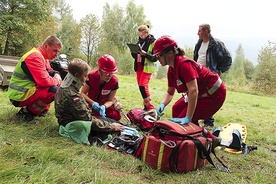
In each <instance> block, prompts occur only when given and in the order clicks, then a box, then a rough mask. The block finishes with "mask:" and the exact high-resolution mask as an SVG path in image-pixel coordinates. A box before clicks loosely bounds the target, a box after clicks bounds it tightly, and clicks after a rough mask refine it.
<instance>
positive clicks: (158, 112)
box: [156, 102, 165, 119]
mask: <svg viewBox="0 0 276 184" xmlns="http://www.w3.org/2000/svg"><path fill="white" fill-rule="evenodd" d="M164 109H165V104H164V103H163V102H162V103H160V105H159V106H158V107H157V108H156V112H157V119H160V117H161V116H163V114H164V113H163V111H164Z"/></svg>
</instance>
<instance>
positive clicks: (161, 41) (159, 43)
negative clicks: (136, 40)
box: [153, 35, 177, 55]
mask: <svg viewBox="0 0 276 184" xmlns="http://www.w3.org/2000/svg"><path fill="white" fill-rule="evenodd" d="M169 47H177V43H176V41H174V40H173V39H172V38H171V37H170V36H168V35H165V36H161V37H160V38H158V39H157V40H156V42H155V44H154V48H153V54H154V55H160V54H162V53H163V52H164V50H165V49H166V48H169Z"/></svg>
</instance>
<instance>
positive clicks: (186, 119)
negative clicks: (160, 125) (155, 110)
mask: <svg viewBox="0 0 276 184" xmlns="http://www.w3.org/2000/svg"><path fill="white" fill-rule="evenodd" d="M169 120H170V121H172V122H175V123H179V124H180V125H186V124H188V123H189V122H191V121H192V120H191V118H189V117H188V116H185V117H184V118H169Z"/></svg>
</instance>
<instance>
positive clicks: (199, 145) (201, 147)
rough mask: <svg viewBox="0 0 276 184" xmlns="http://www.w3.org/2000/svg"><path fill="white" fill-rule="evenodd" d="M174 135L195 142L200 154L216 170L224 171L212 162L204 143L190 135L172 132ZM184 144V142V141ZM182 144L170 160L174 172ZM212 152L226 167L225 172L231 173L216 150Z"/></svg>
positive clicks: (212, 149)
mask: <svg viewBox="0 0 276 184" xmlns="http://www.w3.org/2000/svg"><path fill="white" fill-rule="evenodd" d="M171 133H172V134H175V135H177V136H180V137H185V138H188V139H189V140H192V141H193V142H194V144H195V145H196V148H197V150H198V152H199V153H203V155H204V156H205V158H206V159H207V160H208V162H209V163H210V164H211V165H213V166H214V167H215V168H216V169H218V170H222V169H221V168H219V167H218V166H216V165H215V164H214V162H213V160H212V158H211V157H210V151H207V150H206V148H205V147H204V145H203V144H202V142H201V141H200V140H199V139H197V138H195V137H192V136H190V135H186V134H178V133H176V132H171ZM182 142H183V141H182ZM182 142H180V143H179V144H178V145H177V146H176V147H175V148H174V149H173V152H172V155H171V158H172V159H170V168H171V169H172V171H175V170H176V167H175V166H174V165H177V158H178V155H179V149H180V145H181V144H182ZM211 152H212V153H213V154H214V156H215V157H216V159H217V160H218V161H219V163H220V164H221V165H222V166H223V167H224V169H223V171H225V172H231V171H230V169H229V168H228V167H227V166H226V165H225V164H224V163H223V162H222V161H221V160H220V159H219V158H218V157H217V155H216V153H215V150H214V148H213V147H212V148H211Z"/></svg>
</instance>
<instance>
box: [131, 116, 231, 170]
mask: <svg viewBox="0 0 276 184" xmlns="http://www.w3.org/2000/svg"><path fill="white" fill-rule="evenodd" d="M211 152H212V153H214V149H213V147H212V139H210V138H207V137H206V136H204V135H203V131H202V128H201V127H199V126H197V125H195V124H193V123H191V122H190V123H189V124H187V125H180V124H178V123H174V122H171V121H168V120H165V121H157V122H155V125H154V127H153V129H152V130H151V131H150V132H149V133H148V134H146V135H145V136H144V138H143V140H142V142H141V144H140V146H139V148H138V150H137V152H136V154H135V156H136V157H137V158H140V159H141V160H142V161H144V162H145V163H146V164H147V165H149V166H151V167H153V168H155V169H157V170H160V171H163V172H178V173H185V172H189V171H192V170H196V169H197V168H200V167H202V166H204V165H206V164H208V163H210V164H212V165H213V166H215V165H214V163H213V161H212V159H211V157H210V153H211ZM214 155H215V153H214ZM215 156H216V155H215ZM216 158H217V157H216ZM217 159H218V158H217ZM218 161H219V162H220V163H221V164H222V165H223V167H224V168H223V169H224V170H225V169H226V171H228V172H229V169H228V168H227V167H226V166H225V165H224V164H223V163H222V162H221V161H220V160H219V159H218ZM215 167H216V166H215Z"/></svg>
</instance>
